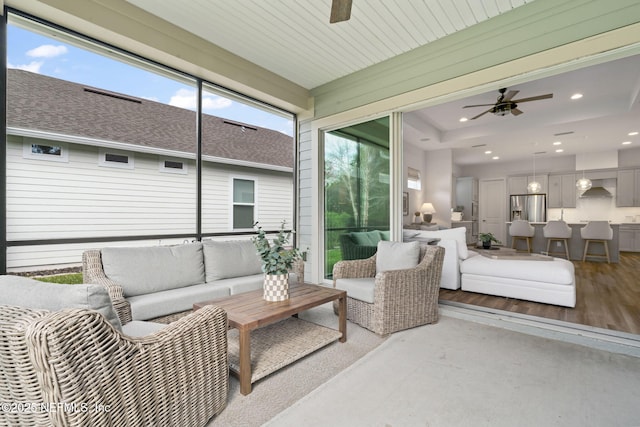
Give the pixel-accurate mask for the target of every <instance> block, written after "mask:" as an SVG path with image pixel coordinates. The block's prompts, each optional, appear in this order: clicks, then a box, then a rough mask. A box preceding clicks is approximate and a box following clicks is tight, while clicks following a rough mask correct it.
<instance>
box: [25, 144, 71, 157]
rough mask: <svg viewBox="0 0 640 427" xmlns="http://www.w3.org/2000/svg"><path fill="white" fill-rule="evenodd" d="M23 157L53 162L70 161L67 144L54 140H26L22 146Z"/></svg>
mask: <svg viewBox="0 0 640 427" xmlns="http://www.w3.org/2000/svg"><path fill="white" fill-rule="evenodd" d="M22 157H24V158H25V159H37V160H49V161H53V162H68V161H69V155H68V149H67V144H64V143H57V142H53V141H41V142H40V141H38V142H36V141H33V140H26V141H25V142H24V144H23V146H22Z"/></svg>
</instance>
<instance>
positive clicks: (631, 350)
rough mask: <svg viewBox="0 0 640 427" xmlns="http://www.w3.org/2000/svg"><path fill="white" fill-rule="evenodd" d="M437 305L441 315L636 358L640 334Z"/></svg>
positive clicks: (459, 305) (464, 306) (639, 354)
mask: <svg viewBox="0 0 640 427" xmlns="http://www.w3.org/2000/svg"><path fill="white" fill-rule="evenodd" d="M439 306H440V314H441V315H443V316H449V317H455V318H458V319H463V320H469V321H472V322H477V323H483V324H487V325H491V326H496V327H499V328H504V329H509V330H513V331H517V332H522V333H526V334H530V335H535V336H539V337H543V338H549V339H555V340H559V341H565V342H570V343H574V344H578V345H583V346H586V347H591V348H596V349H599V350H605V351H610V352H613V353H620V354H626V355H629V356H634V357H640V335H634V334H630V333H626V332H619V331H613V330H610V329H603V328H595V327H593V326H586V325H579V324H577V323H570V322H563V321H560V320H554V319H545V318H542V317H536V316H530V315H526V314H519V313H512V312H509V311H503V310H496V309H492V308H486V307H479V306H475V305H470V304H463V303H459V302H453V301H440V304H439Z"/></svg>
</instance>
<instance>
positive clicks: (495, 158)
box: [492, 156, 500, 160]
mask: <svg viewBox="0 0 640 427" xmlns="http://www.w3.org/2000/svg"><path fill="white" fill-rule="evenodd" d="M499 158H500V157H498V156H493V157H492V159H493V160H498V159H499Z"/></svg>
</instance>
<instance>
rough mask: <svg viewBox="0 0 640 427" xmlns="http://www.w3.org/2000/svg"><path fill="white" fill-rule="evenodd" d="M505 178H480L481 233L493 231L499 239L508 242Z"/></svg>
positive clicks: (503, 242)
mask: <svg viewBox="0 0 640 427" xmlns="http://www.w3.org/2000/svg"><path fill="white" fill-rule="evenodd" d="M506 188H507V187H506V184H505V181H504V179H482V180H480V194H479V196H480V203H479V206H478V208H479V211H480V218H479V220H480V224H479V227H480V233H492V234H493V235H494V236H495V237H496V238H497V239H498V240H500V241H501V242H502V244H505V243H506V242H507V232H506V230H507V225H506V211H507V208H506V206H507V202H506V199H507V190H506Z"/></svg>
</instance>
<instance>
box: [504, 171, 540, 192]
mask: <svg viewBox="0 0 640 427" xmlns="http://www.w3.org/2000/svg"><path fill="white" fill-rule="evenodd" d="M533 180H534V177H533V175H529V176H510V177H509V178H507V189H508V190H509V194H529V192H528V191H527V185H528V184H529V183H530V182H531V181H533ZM535 180H536V181H538V182H539V183H540V186H541V187H542V189H541V190H540V193H546V192H547V189H548V187H549V186H548V180H549V177H548V176H547V175H536V176H535Z"/></svg>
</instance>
